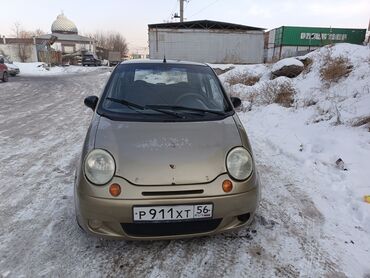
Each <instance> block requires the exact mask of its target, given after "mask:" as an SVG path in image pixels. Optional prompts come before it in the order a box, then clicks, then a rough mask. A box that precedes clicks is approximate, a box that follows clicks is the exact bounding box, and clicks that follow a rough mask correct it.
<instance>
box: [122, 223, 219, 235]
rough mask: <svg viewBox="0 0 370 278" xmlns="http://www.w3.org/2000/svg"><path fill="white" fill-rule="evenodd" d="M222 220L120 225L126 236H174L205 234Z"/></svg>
mask: <svg viewBox="0 0 370 278" xmlns="http://www.w3.org/2000/svg"><path fill="white" fill-rule="evenodd" d="M221 220H222V219H209V220H197V221H183V222H169V223H168V222H167V223H121V226H122V229H123V230H124V231H125V233H127V234H128V235H132V236H141V237H150V236H174V235H187V234H198V233H205V232H210V231H213V230H215V229H216V228H217V227H218V225H219V224H220V223H221Z"/></svg>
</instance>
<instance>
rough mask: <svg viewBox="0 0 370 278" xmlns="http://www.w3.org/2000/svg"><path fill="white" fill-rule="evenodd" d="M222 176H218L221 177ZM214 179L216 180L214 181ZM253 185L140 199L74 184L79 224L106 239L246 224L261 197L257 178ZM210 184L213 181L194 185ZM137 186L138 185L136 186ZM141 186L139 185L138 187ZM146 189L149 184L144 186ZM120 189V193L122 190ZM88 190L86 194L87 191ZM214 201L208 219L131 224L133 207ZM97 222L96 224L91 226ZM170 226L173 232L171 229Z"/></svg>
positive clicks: (182, 234)
mask: <svg viewBox="0 0 370 278" xmlns="http://www.w3.org/2000/svg"><path fill="white" fill-rule="evenodd" d="M222 179H223V178H222V177H221V178H220V180H222ZM215 182H217V181H215ZM250 182H251V181H248V182H246V183H250ZM253 183H254V186H249V187H248V188H249V190H248V191H245V192H238V193H235V194H227V193H223V194H222V195H218V196H197V197H193V196H191V197H189V196H186V197H185V196H174V197H173V196H172V197H161V198H154V197H151V198H150V197H149V198H148V197H146V198H140V199H112V198H100V197H96V196H91V195H90V194H88V192H86V191H85V190H83V189H82V190H79V188H78V187H75V202H76V214H77V219H78V222H79V224H80V226H81V227H82V228H83V229H84V230H86V231H87V232H89V233H91V234H94V235H97V236H101V237H108V238H116V239H128V240H158V239H177V238H188V237H195V236H205V235H212V234H216V233H220V232H225V231H229V230H232V229H235V228H239V227H242V226H244V225H248V224H250V223H251V222H252V220H253V216H254V214H255V211H256V209H257V207H258V203H259V199H260V187H259V179H258V176H257V175H256V176H255V177H254V178H253ZM194 186H198V187H203V188H206V187H210V186H212V184H202V185H194ZM135 187H138V186H135ZM140 188H142V187H140ZM144 188H145V189H144V190H147V188H148V187H144ZM124 190H125V189H124V188H123V192H124ZM86 193H87V194H86ZM202 203H212V204H213V218H212V219H211V220H199V221H182V222H181V223H179V222H177V223H175V224H174V223H173V222H171V223H165V224H164V223H162V222H160V223H157V224H155V223H154V224H153V223H144V224H143V223H140V224H138V223H134V222H133V216H132V215H133V214H132V210H133V206H147V205H150V206H157V205H186V204H202ZM94 221H95V223H96V221H98V222H100V225H99V227H97V226H96V225H93V224H92V223H93V222H94ZM172 229H173V232H172Z"/></svg>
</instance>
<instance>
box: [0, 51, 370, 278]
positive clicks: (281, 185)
mask: <svg viewBox="0 0 370 278" xmlns="http://www.w3.org/2000/svg"><path fill="white" fill-rule="evenodd" d="M320 51H322V52H325V51H326V50H325V49H321V50H320ZM320 51H317V52H313V53H311V54H309V56H310V57H311V58H312V59H313V63H312V65H311V70H310V71H306V72H304V73H302V74H301V75H299V76H298V77H296V78H293V79H289V81H287V82H291V84H292V86H293V87H294V88H295V90H296V94H295V96H294V98H295V102H294V104H293V107H291V108H284V107H282V106H280V105H278V104H270V105H263V104H261V103H252V104H251V103H249V104H248V105H249V107H248V109H246V110H245V112H240V113H239V116H240V118H241V120H242V122H243V124H244V125H245V127H246V130H247V132H248V134H249V137H250V140H251V143H252V147H253V151H254V154H255V156H256V162H257V166H258V169H259V172H260V175H261V181H262V185H263V188H262V201H261V207H260V209H259V211H258V214H257V216H256V221H255V223H254V224H253V225H252V226H251V227H250V228H245V229H242V230H240V231H237V232H232V233H226V234H221V235H217V236H214V237H205V238H195V239H188V240H173V241H159V242H125V241H111V240H102V239H99V238H95V237H91V236H88V235H86V234H84V233H82V232H81V231H80V230H79V228H78V227H77V225H76V223H75V219H74V205H73V173H74V167H75V163H76V161H77V158H78V155H79V153H80V150H81V146H82V142H83V139H84V136H85V132H86V129H87V126H88V124H89V120H90V117H91V110H89V109H87V108H86V107H84V106H83V99H84V97H86V96H88V95H91V94H99V93H100V90H101V88H102V87H103V85H104V82H105V81H106V78H107V76H108V73H107V72H101V71H94V72H89V73H81V74H78V75H63V74H62V75H58V76H45V77H37V76H36V77H27V78H23V77H22V76H20V77H19V78H14V79H11V80H10V82H8V83H2V84H0V126H1V128H0V146H1V148H0V161H1V167H0V176H1V180H0V200H1V202H0V221H1V225H0V277H1V276H4V277H34V276H46V277H65V276H67V277H102V276H109V277H111V276H115V277H117V276H125V277H369V275H370V264H369V262H370V250H369V249H370V237H369V233H370V225H369V223H370V204H367V203H365V202H364V201H363V196H364V195H366V194H370V184H369V181H370V170H369V169H370V168H369V165H370V132H369V130H368V129H367V127H365V126H361V127H353V126H352V124H353V123H355V122H356V121H357V120H358V119H359V118H361V117H364V116H365V115H368V116H370V101H369V98H370V92H369V90H368V89H367V88H368V86H369V84H370V76H369V73H370V71H369V59H368V58H367V57H370V50H369V49H368V48H365V47H361V46H352V45H345V44H344V45H338V46H336V47H334V48H333V49H332V53H333V55H337V54H341V55H345V56H346V57H348V58H349V59H350V61H351V63H352V64H353V69H352V72H351V73H350V74H349V76H348V77H344V78H342V79H341V80H340V81H339V82H338V83H335V84H332V85H331V86H329V87H328V86H327V85H326V84H324V82H322V81H321V79H320V78H319V69H320V64H321V58H320ZM230 66H232V65H227V66H225V67H224V68H223V69H226V68H229V67H230ZM272 66H273V65H248V66H240V65H238V66H233V67H234V69H232V70H230V71H228V72H226V73H225V74H223V75H221V79H222V80H223V81H224V82H225V80H227V77H228V76H229V75H233V74H236V73H245V72H249V73H251V74H254V75H259V76H261V78H260V81H259V82H258V83H257V84H255V85H254V86H245V85H240V84H237V85H233V86H227V87H230V89H232V91H233V92H234V93H237V94H238V95H239V96H240V97H242V98H245V101H244V103H245V104H247V102H248V101H247V100H248V94H250V93H252V92H258V90H260V89H261V88H264V86H263V84H264V83H272V84H273V82H277V81H276V80H279V78H278V79H275V80H270V71H271V68H272ZM280 79H282V78H280ZM283 79H284V78H283ZM286 79H287V78H286ZM279 82H280V81H279ZM225 85H227V84H226V83H225ZM338 113H339V114H338ZM338 116H339V118H340V123H338ZM339 158H341V159H342V160H343V162H344V166H342V165H339V166H337V165H336V161H337V160H338V159H339ZM344 168H346V169H347V170H346V171H345V170H344Z"/></svg>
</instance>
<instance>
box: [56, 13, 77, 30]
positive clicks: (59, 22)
mask: <svg viewBox="0 0 370 278" xmlns="http://www.w3.org/2000/svg"><path fill="white" fill-rule="evenodd" d="M51 32H52V33H62V34H77V33H78V30H77V27H76V25H75V24H74V23H73V22H72V21H70V20H69V19H68V18H67V17H65V16H64V14H63V13H62V14H60V15H58V16H57V19H56V20H54V22H53V24H52V25H51Z"/></svg>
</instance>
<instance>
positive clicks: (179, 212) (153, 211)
mask: <svg viewBox="0 0 370 278" xmlns="http://www.w3.org/2000/svg"><path fill="white" fill-rule="evenodd" d="M133 214H134V221H154V222H155V221H181V220H189V219H202V218H212V214H213V204H202V205H176V206H153V207H134V208H133Z"/></svg>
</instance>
